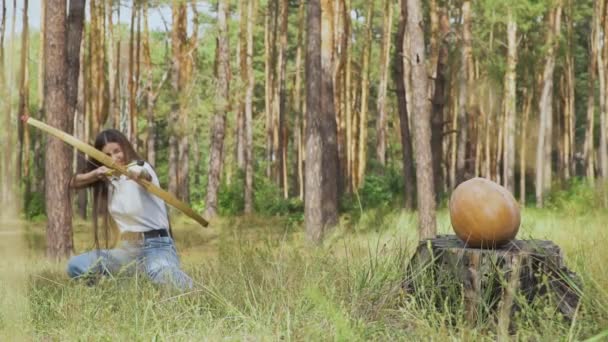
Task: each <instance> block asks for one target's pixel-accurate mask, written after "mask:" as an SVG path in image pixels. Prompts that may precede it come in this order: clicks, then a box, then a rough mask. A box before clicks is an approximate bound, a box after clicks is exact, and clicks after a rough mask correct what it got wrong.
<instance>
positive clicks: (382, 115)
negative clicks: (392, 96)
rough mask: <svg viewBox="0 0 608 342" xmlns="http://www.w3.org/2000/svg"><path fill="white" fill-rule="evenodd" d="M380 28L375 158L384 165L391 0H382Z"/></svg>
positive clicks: (391, 23)
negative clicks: (382, 18) (380, 49)
mask: <svg viewBox="0 0 608 342" xmlns="http://www.w3.org/2000/svg"><path fill="white" fill-rule="evenodd" d="M383 22H384V24H383V30H382V51H381V54H380V83H379V86H378V121H376V158H377V159H378V162H379V163H380V165H382V166H385V165H386V121H387V110H386V105H387V96H386V91H387V84H388V72H389V68H390V66H389V61H390V52H391V29H392V27H393V1H391V0H385V1H384V20H383Z"/></svg>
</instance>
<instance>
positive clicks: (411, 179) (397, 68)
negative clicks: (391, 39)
mask: <svg viewBox="0 0 608 342" xmlns="http://www.w3.org/2000/svg"><path fill="white" fill-rule="evenodd" d="M406 5H407V3H406V0H401V1H400V9H401V11H400V14H399V26H398V29H397V36H396V46H395V55H394V60H393V65H394V73H393V75H394V81H395V89H396V93H397V94H396V96H397V109H398V111H399V128H400V133H401V155H402V162H403V180H404V186H405V189H404V203H403V204H404V207H405V208H406V209H410V210H412V209H414V206H415V202H416V196H415V195H416V186H415V184H416V183H415V182H416V179H415V175H414V158H413V151H412V137H411V133H410V126H409V118H408V111H407V97H406V89H405V88H406V77H405V74H404V70H403V68H404V64H405V63H409V61H408V60H407V59H406V55H405V54H404V53H403V51H404V46H406V45H407V46H406V48H407V49H408V50H409V42H406V40H405V26H406V16H407V8H406ZM406 43H408V44H406Z"/></svg>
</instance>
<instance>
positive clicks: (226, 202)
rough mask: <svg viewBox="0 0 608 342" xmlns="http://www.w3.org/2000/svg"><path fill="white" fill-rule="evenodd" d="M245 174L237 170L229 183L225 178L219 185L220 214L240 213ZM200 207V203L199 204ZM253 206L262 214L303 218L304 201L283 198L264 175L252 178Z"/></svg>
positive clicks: (298, 219) (242, 203) (242, 208)
mask: <svg viewBox="0 0 608 342" xmlns="http://www.w3.org/2000/svg"><path fill="white" fill-rule="evenodd" d="M244 179H245V174H244V172H243V171H240V170H239V171H238V172H237V173H236V174H235V175H234V176H233V177H232V179H231V182H230V184H228V183H227V182H226V181H225V180H224V181H222V184H221V185H220V189H219V194H218V211H219V214H220V215H222V216H231V215H240V214H242V213H243V210H244V208H245V198H244V194H245V190H244V184H245V182H244ZM201 207H202V204H201ZM253 208H254V211H255V212H256V214H258V215H262V216H288V217H289V218H290V220H292V221H293V222H299V221H301V220H302V219H303V215H304V203H303V202H302V201H300V200H299V199H297V198H289V199H285V198H284V197H283V191H282V190H281V189H280V188H279V187H278V186H277V185H276V184H275V183H274V182H272V181H271V180H270V179H268V178H266V177H265V176H264V175H261V174H259V173H258V174H256V175H255V179H254V194H253Z"/></svg>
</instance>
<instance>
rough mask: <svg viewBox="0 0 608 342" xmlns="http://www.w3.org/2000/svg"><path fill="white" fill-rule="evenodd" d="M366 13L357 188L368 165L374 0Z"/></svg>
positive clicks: (370, 2) (361, 183) (368, 4)
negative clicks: (368, 119)
mask: <svg viewBox="0 0 608 342" xmlns="http://www.w3.org/2000/svg"><path fill="white" fill-rule="evenodd" d="M366 13H367V14H366V15H365V41H364V45H363V51H362V54H363V58H362V62H361V108H360V117H359V145H358V147H359V150H358V157H357V160H358V163H357V166H358V167H357V173H356V177H357V178H356V179H357V181H356V184H357V188H359V187H361V186H362V185H363V181H364V178H365V167H366V166H367V112H368V101H369V63H370V58H371V52H372V27H373V25H374V1H369V2H368V3H367V12H366Z"/></svg>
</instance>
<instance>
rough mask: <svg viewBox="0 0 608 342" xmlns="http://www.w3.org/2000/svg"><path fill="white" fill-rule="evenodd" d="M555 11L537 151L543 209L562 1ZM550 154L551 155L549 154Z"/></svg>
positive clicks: (538, 196) (538, 191)
mask: <svg viewBox="0 0 608 342" xmlns="http://www.w3.org/2000/svg"><path fill="white" fill-rule="evenodd" d="M556 6H557V7H556V8H555V9H552V10H551V14H550V18H549V25H548V26H549V29H548V31H547V44H548V46H549V48H548V51H547V52H546V59H545V66H544V71H543V86H542V92H541V94H540V100H539V112H540V119H539V128H538V143H537V149H536V184H535V186H536V206H537V207H539V208H542V207H543V204H544V194H545V193H546V191H547V185H550V184H551V179H550V176H551V159H550V157H551V156H550V151H551V131H552V124H551V123H552V113H553V111H552V102H553V71H554V69H555V48H556V46H555V44H556V43H555V40H556V36H557V35H558V34H559V28H560V20H561V10H562V8H561V1H560V0H558V3H557V5H556ZM547 152H549V153H547Z"/></svg>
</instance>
